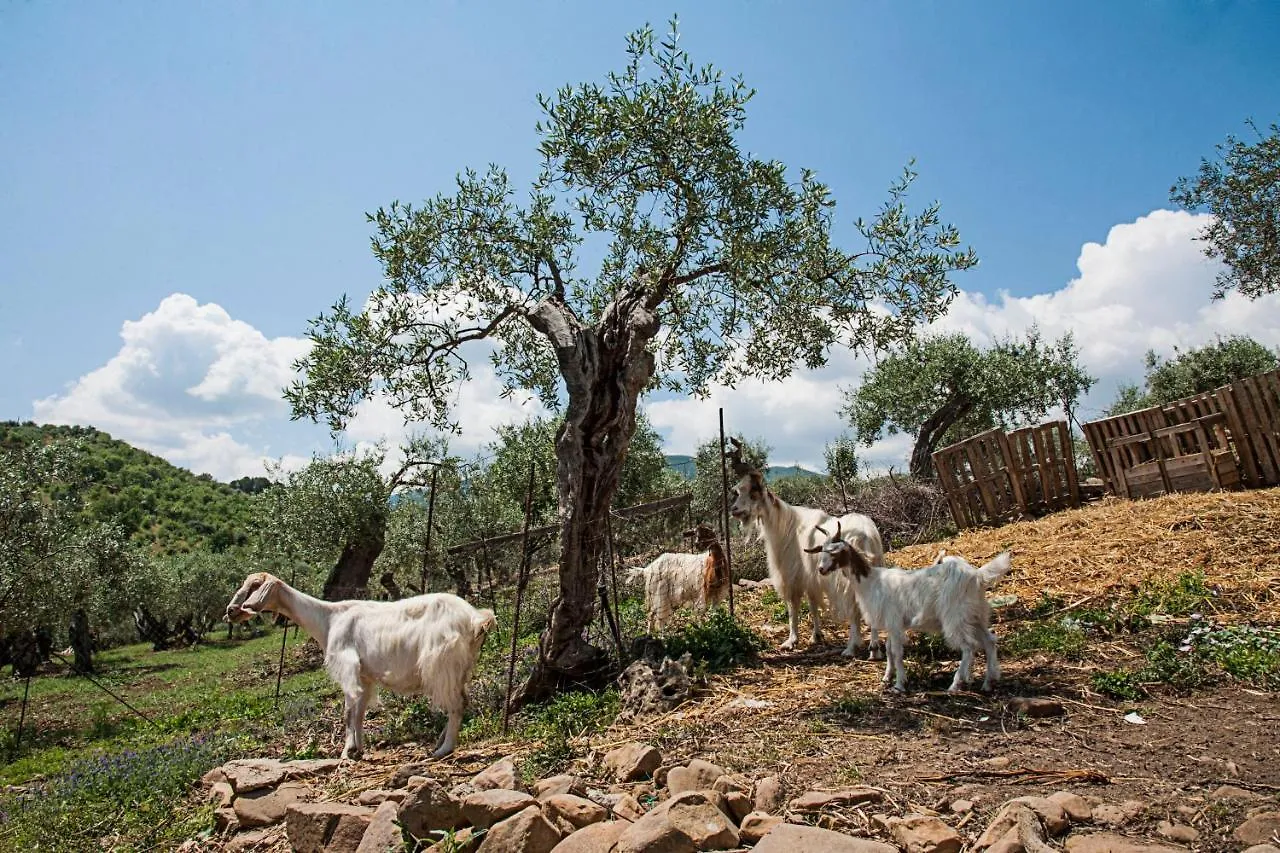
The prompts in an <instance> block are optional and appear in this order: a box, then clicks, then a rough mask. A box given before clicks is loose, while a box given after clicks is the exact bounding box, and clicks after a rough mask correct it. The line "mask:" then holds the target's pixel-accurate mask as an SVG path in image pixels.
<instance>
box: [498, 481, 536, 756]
mask: <svg viewBox="0 0 1280 853" xmlns="http://www.w3.org/2000/svg"><path fill="white" fill-rule="evenodd" d="M533 471H534V464H533V463H532V462H531V463H529V489H528V491H526V492H525V498H524V532H523V533H522V534H521V537H520V569H519V574H518V576H517V577H516V612H515V615H514V616H513V617H512V619H511V659H510V661H509V662H508V663H507V698H506V701H505V702H503V703H502V733H503V734H506V733H507V730H508V729H509V728H510V726H511V691H512V690H513V689H514V688H515V682H516V643H517V641H518V640H519V639H520V605H521V604H523V603H524V588H525V585H526V584H527V583H528V582H529V520H530V517H531V516H532V515H533Z"/></svg>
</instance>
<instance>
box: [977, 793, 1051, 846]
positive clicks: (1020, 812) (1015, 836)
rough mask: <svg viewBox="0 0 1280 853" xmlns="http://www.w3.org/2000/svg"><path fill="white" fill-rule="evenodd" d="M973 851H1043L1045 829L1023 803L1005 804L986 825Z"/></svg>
mask: <svg viewBox="0 0 1280 853" xmlns="http://www.w3.org/2000/svg"><path fill="white" fill-rule="evenodd" d="M973 849H975V850H983V849H986V850H987V851H988V853H1022V851H1024V850H1027V851H1033V853H1035V851H1045V850H1049V849H1050V848H1049V847H1048V845H1047V844H1046V843H1045V830H1044V825H1043V824H1042V823H1041V821H1040V816H1039V815H1038V814H1036V812H1035V810H1034V809H1032V808H1031V806H1029V805H1027V804H1026V803H1014V802H1010V803H1006V804H1005V805H1004V806H1003V807H1002V808H1001V809H1000V811H999V812H997V813H996V816H995V817H994V818H992V819H991V822H990V823H988V824H987V828H986V829H985V830H983V832H982V835H980V836H978V840H977V841H975V842H974V844H973Z"/></svg>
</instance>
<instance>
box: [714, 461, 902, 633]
mask: <svg viewBox="0 0 1280 853" xmlns="http://www.w3.org/2000/svg"><path fill="white" fill-rule="evenodd" d="M730 441H731V442H732V443H733V450H732V451H731V452H730V453H729V457H730V459H731V460H732V462H733V470H734V474H736V475H737V476H739V477H741V478H742V479H741V480H739V482H738V485H737V486H736V487H735V488H734V489H733V490H732V491H731V492H730V497H731V498H732V500H733V503H732V504H731V505H730V507H729V512H730V513H731V514H732V515H733V517H734V518H736V519H738V520H739V521H741V522H742V523H743V524H747V525H751V524H754V525H755V526H756V527H757V529H758V530H759V532H760V535H761V536H762V537H763V539H764V544H765V554H766V556H767V558H768V563H769V578H770V580H771V581H772V582H773V588H774V589H775V590H776V591H777V593H778V596H779V597H780V598H781V599H782V600H783V601H784V602H786V605H787V621H788V624H789V626H790V631H789V633H788V634H787V639H786V641H785V642H783V644H782V648H784V649H792V648H795V645H796V642H797V641H798V639H799V628H800V604H801V602H802V601H803V600H804V599H808V601H809V615H810V617H811V618H812V619H813V643H814V645H817V644H819V643H821V642H822V622H821V616H820V606H821V604H822V602H823V599H824V598H825V599H826V600H827V602H828V603H829V605H830V608H831V611H832V613H833V614H834V615H835V617H836V618H837V619H841V620H847V621H848V622H849V642H848V644H847V645H846V646H845V648H844V651H843V652H841V654H843V655H845V656H846V657H851V656H853V655H854V654H856V653H857V652H858V651H859V649H861V648H862V645H863V643H862V618H861V615H860V613H859V611H858V605H857V602H856V600H855V597H854V595H853V592H852V587H851V583H852V582H851V581H850V580H849V579H848V578H846V577H845V576H844V575H840V574H836V575H829V576H823V575H820V574H819V573H818V571H817V568H818V565H817V563H818V561H817V559H816V558H815V557H813V556H811V554H813V553H814V552H813V551H810V550H807V549H809V548H810V547H812V546H813V545H815V544H816V545H818V546H819V548H818V549H819V550H821V545H822V538H820V537H819V536H818V535H817V534H815V533H814V529H815V527H817V526H818V525H820V524H827V523H830V522H833V521H835V519H833V518H832V517H831V516H830V515H828V514H827V513H825V512H824V511H822V510H820V509H815V508H813V507H805V506H792V505H791V504H789V503H787V502H786V501H784V500H782V499H781V498H779V497H778V496H777V495H776V494H774V493H773V492H772V491H771V490H770V489H769V487H768V485H767V484H766V483H765V480H764V475H763V474H761V473H760V472H759V471H757V470H756V469H755V468H752V467H751V466H750V465H748V464H746V463H744V462H743V461H742V445H741V443H740V442H739V441H738V440H737V439H730ZM839 521H840V524H841V525H842V526H843V529H845V530H846V531H848V533H847V534H846V535H848V536H849V537H850V538H851V539H852V541H854V542H855V543H856V544H857V546H858V548H860V549H861V550H862V551H863V553H865V554H867V555H868V557H869V558H870V559H871V560H872V561H874V562H877V563H879V562H882V561H883V560H884V543H883V541H882V540H881V538H880V531H879V530H878V529H876V525H875V522H873V521H872V520H871V519H870V518H867V517H866V516H865V515H859V514H858V513H856V512H851V513H849V514H847V515H845V516H842V517H841V518H840V519H839ZM868 627H869V628H870V634H871V654H872V655H873V656H874V655H875V653H876V650H877V648H878V647H879V644H880V639H879V632H878V631H877V630H876V624H875V623H874V622H869V623H868Z"/></svg>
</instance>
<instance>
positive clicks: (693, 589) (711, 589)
mask: <svg viewBox="0 0 1280 853" xmlns="http://www.w3.org/2000/svg"><path fill="white" fill-rule="evenodd" d="M684 538H686V539H691V540H693V547H694V548H695V549H696V550H697V551H698V553H696V554H670V553H668V554H659V555H658V558H657V559H655V560H654V561H653V562H652V563H650V564H649V565H647V566H644V567H643V568H635V569H632V570H631V572H630V574H629V575H627V580H628V581H634V580H636V579H637V578H644V606H645V610H646V611H647V612H648V614H649V621H648V631H649V633H650V634H656V633H658V632H659V631H661V630H662V629H663V628H665V627H666V625H667V623H669V622H670V621H671V617H672V616H673V615H675V612H676V611H677V610H679V609H680V608H681V607H683V606H684V605H686V604H692V605H695V606H696V607H697V608H698V611H699V612H705V611H706V609H707V608H708V607H710V606H713V605H716V604H721V603H723V602H724V601H725V600H726V599H728V597H729V563H728V561H727V560H726V559H725V556H724V549H723V548H722V547H720V539H719V537H717V536H716V532H715V531H714V530H712V529H711V528H710V527H708V526H706V525H705V524H699V525H698V526H697V527H695V528H694V529H693V530H686V531H685V532H684Z"/></svg>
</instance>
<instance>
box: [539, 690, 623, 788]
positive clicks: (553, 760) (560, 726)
mask: <svg viewBox="0 0 1280 853" xmlns="http://www.w3.org/2000/svg"><path fill="white" fill-rule="evenodd" d="M618 701H619V699H618V691H617V690H612V689H610V690H605V691H603V692H601V693H592V692H588V691H578V692H574V693H562V694H560V695H559V696H556V697H555V698H554V699H552V700H551V701H550V702H548V703H547V704H546V705H542V706H541V707H539V708H537V709H536V710H534V711H533V712H532V713H531V714H530V719H529V721H528V722H527V723H526V725H525V726H524V729H523V735H524V736H525V737H526V738H529V739H531V740H537V741H540V744H539V746H538V748H537V749H535V750H534V751H533V752H532V753H530V755H529V757H528V758H527V759H525V761H524V765H523V767H522V768H521V771H522V773H523V775H525V776H526V777H528V779H529V780H530V781H531V780H533V779H537V778H540V777H542V776H545V775H547V774H548V773H556V772H559V771H560V770H562V769H563V768H564V766H565V765H566V764H567V763H568V761H569V759H570V758H572V757H573V746H572V744H571V743H570V741H571V740H572V739H573V738H579V737H582V736H584V735H588V734H591V733H593V732H596V731H599V730H600V729H603V728H604V727H605V726H607V725H609V724H610V723H612V722H613V720H614V718H615V717H617V716H618Z"/></svg>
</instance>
